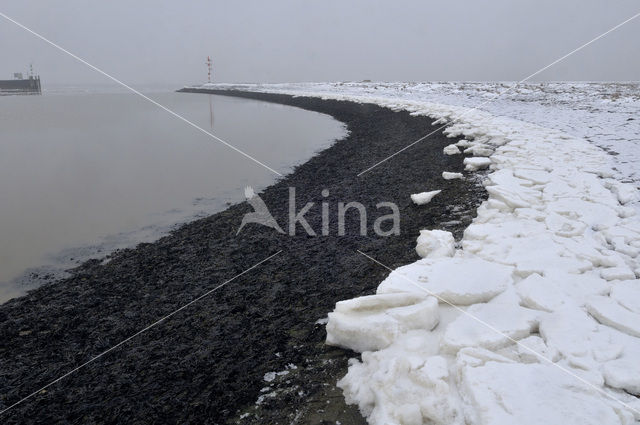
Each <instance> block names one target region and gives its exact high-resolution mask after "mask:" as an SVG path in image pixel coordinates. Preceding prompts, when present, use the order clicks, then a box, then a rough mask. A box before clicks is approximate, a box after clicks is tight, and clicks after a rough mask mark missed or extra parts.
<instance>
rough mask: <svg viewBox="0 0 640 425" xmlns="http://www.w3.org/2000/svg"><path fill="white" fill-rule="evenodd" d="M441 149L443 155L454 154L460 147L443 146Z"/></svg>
mask: <svg viewBox="0 0 640 425" xmlns="http://www.w3.org/2000/svg"><path fill="white" fill-rule="evenodd" d="M442 151H443V152H444V154H445V155H455V154H459V153H460V149H459V148H458V147H457V146H456V145H448V146H445V147H444V149H443V150H442Z"/></svg>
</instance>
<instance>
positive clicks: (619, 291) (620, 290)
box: [611, 280, 640, 314]
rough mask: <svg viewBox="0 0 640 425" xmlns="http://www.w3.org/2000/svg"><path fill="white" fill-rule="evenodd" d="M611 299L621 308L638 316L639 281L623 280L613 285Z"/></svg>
mask: <svg viewBox="0 0 640 425" xmlns="http://www.w3.org/2000/svg"><path fill="white" fill-rule="evenodd" d="M611 298H613V299H614V300H616V301H618V302H619V303H620V304H621V305H622V306H623V307H626V308H627V309H629V310H631V311H633V312H634V313H638V314H640V280H625V281H623V282H617V283H614V284H613V288H612V289H611Z"/></svg>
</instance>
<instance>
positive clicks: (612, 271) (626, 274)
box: [600, 265, 636, 280]
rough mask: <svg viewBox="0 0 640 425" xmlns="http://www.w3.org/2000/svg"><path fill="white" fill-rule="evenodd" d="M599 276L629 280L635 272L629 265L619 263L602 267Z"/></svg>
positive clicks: (634, 275) (608, 278)
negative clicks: (618, 264) (617, 265)
mask: <svg viewBox="0 0 640 425" xmlns="http://www.w3.org/2000/svg"><path fill="white" fill-rule="evenodd" d="M600 276H602V278H603V279H606V280H629V279H634V278H635V277H636V274H635V272H634V271H633V270H631V269H630V268H629V267H627V266H624V265H621V266H619V267H610V268H607V269H602V271H601V272H600Z"/></svg>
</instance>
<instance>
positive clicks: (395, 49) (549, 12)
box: [0, 0, 640, 87]
mask: <svg viewBox="0 0 640 425" xmlns="http://www.w3.org/2000/svg"><path fill="white" fill-rule="evenodd" d="M0 11H2V12H3V13H5V14H7V15H9V16H11V17H12V18H14V19H16V20H17V21H19V22H21V23H22V24H24V25H25V26H27V27H30V28H31V29H33V30H34V31H36V32H39V33H41V34H42V35H44V36H45V37H47V38H49V39H51V40H52V41H54V42H56V43H58V44H60V45H61V46H62V47H64V48H66V49H67V50H70V51H71V52H73V53H75V54H77V55H78V56H80V57H82V58H83V59H85V60H87V61H88V62H91V63H93V64H94V65H96V66H97V67H99V68H102V69H103V70H104V71H105V72H108V73H110V74H112V75H114V76H115V77H117V78H119V79H121V80H123V81H124V82H125V83H129V84H133V85H136V84H158V83H160V84H168V85H173V86H176V87H180V86H182V85H183V84H190V83H198V82H203V81H204V80H205V79H206V67H205V64H204V61H205V59H206V56H207V55H210V56H211V57H212V59H213V61H214V79H215V80H216V81H223V82H287V81H349V80H362V79H371V80H384V81H436V80H438V81H442V80H474V81H479V80H519V79H522V78H524V77H525V76H527V75H529V74H531V73H532V72H534V71H536V70H537V69H539V68H541V67H543V66H545V65H547V64H548V63H550V62H552V61H554V60H555V59H557V58H558V57H560V56H562V55H564V54H566V53H568V52H569V51H571V50H573V49H574V48H576V47H578V46H580V45H581V44H583V43H585V42H587V41H588V40H590V39H592V38H593V37H595V36H597V35H599V34H601V33H603V32H604V31H606V30H608V29H609V28H611V27H612V26H614V25H616V24H618V23H620V22H622V21H623V20H625V19H627V18H629V17H631V16H632V15H634V14H635V13H637V12H639V11H640V3H639V2H638V1H637V0H616V1H614V2H612V1H606V0H600V1H591V0H581V1H579V0H556V1H550V0H542V1H530V0H526V1H525V0H497V1H477V0H475V1H467V0H465V1H462V0H460V1H456V0H440V1H387V2H382V1H360V0H358V1H349V0H342V1H333V0H322V1H293V0H292V1H280V0H274V1H244V0H235V1H192V0H189V1H159V0H128V1H122V0H110V1H104V0H100V1H95V0H64V1H52V0H46V1H45V0H2V1H1V2H0ZM639 40H640V18H637V19H636V20H635V21H632V22H630V23H629V24H627V25H626V26H624V27H622V28H620V29H619V30H617V31H616V32H614V33H612V34H610V35H608V36H607V37H606V38H603V39H601V40H599V41H597V42H596V43H594V44H593V45H591V46H589V47H587V48H586V49H585V50H583V51H581V52H579V53H577V54H576V55H574V56H572V57H571V58H569V59H568V60H566V61H564V62H562V63H560V64H558V65H556V66H555V67H553V68H551V69H549V70H547V71H545V72H544V73H543V74H541V75H540V76H538V77H537V80H625V81H628V80H640V44H639V42H638V41H639ZM29 63H33V65H34V68H35V69H36V71H37V72H38V73H39V74H41V76H42V78H43V86H44V87H46V86H47V85H57V84H60V85H66V84H69V85H91V84H113V83H111V82H109V80H107V79H106V78H105V77H104V76H101V75H99V74H97V73H96V72H95V71H92V70H90V69H88V68H87V67H86V66H85V65H83V64H80V63H78V62H76V61H75V60H74V59H72V58H70V57H68V56H66V55H64V54H63V53H62V52H60V51H58V50H56V49H54V48H53V47H51V46H49V45H47V44H45V43H44V42H43V41H41V40H38V39H37V38H35V37H34V36H33V35H31V34H29V33H27V32H26V31H24V30H23V29H20V28H18V27H17V26H15V25H14V24H12V23H10V22H8V21H6V20H4V19H2V18H0V79H4V78H10V77H11V75H12V73H13V72H16V71H23V72H24V71H26V70H27V68H28V64H29Z"/></svg>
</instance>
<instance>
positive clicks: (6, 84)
mask: <svg viewBox="0 0 640 425" xmlns="http://www.w3.org/2000/svg"><path fill="white" fill-rule="evenodd" d="M11 94H42V88H41V86H40V76H38V75H36V76H33V75H30V76H29V78H25V79H21V78H16V79H14V80H0V95H11Z"/></svg>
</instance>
